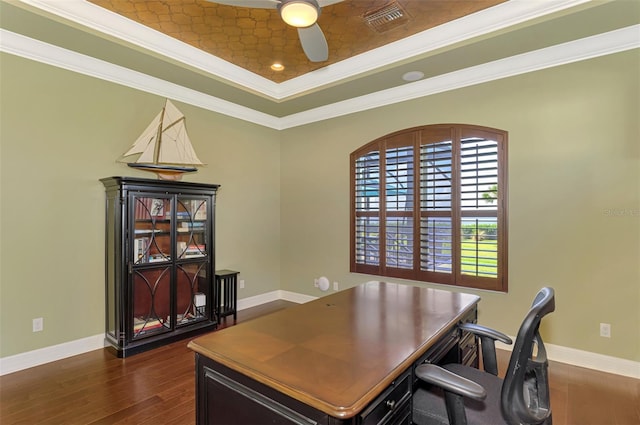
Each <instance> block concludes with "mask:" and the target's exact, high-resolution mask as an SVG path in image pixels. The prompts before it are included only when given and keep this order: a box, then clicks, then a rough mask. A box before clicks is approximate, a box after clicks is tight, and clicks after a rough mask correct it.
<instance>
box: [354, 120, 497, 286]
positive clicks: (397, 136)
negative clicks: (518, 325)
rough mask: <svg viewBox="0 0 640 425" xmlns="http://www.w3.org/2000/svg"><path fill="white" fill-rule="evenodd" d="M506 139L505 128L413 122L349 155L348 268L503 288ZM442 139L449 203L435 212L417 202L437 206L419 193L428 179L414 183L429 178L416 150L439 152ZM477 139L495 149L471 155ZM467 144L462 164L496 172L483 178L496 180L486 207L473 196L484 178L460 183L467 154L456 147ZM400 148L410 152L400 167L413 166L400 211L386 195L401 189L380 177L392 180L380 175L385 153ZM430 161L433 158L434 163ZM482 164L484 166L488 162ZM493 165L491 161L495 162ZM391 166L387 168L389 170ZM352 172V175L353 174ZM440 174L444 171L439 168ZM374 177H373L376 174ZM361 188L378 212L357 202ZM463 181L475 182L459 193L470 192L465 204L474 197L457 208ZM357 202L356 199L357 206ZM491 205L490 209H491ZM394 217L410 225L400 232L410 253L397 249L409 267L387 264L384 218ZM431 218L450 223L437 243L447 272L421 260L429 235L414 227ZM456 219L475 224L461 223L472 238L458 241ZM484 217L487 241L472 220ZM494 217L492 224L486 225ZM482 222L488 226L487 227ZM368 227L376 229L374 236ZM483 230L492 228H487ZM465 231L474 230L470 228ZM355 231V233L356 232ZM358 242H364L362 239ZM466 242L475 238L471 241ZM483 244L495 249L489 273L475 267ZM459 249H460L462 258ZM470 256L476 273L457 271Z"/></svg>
mask: <svg viewBox="0 0 640 425" xmlns="http://www.w3.org/2000/svg"><path fill="white" fill-rule="evenodd" d="M507 138H508V133H507V132H506V131H504V130H499V129H494V128H489V127H483V126H475V125H467V124H435V125H426V126H421V127H413V128H409V129H404V130H400V131H397V132H394V133H391V134H388V135H385V136H383V137H381V138H378V139H376V140H373V141H371V142H369V143H367V144H366V145H364V146H362V147H360V148H359V149H357V150H355V151H354V152H352V153H351V157H350V166H351V177H350V178H351V182H350V191H351V193H350V198H351V226H350V232H351V236H350V270H351V272H354V273H363V274H371V275H377V276H385V277H393V278H401V279H409V280H416V281H423V282H432V283H440V284H446V285H452V286H459V287H468V288H477V289H487V290H495V291H502V292H507V289H508V279H507V273H508V264H507V253H508V247H507V242H508V234H507V232H508V229H507V222H508V220H507V218H508V215H507V194H508V184H507ZM476 141H479V143H475V142H476ZM448 142H449V144H450V145H451V161H450V167H451V168H450V172H449V177H448V178H446V179H444V180H449V182H448V183H447V182H445V185H446V184H448V185H449V186H450V195H449V197H450V200H445V201H444V202H445V205H446V203H447V202H448V203H449V204H450V207H449V208H448V209H447V208H446V207H445V208H440V209H437V208H435V207H434V208H433V209H429V208H427V207H424V206H423V204H421V202H423V203H424V205H427V201H429V202H431V203H433V205H436V203H437V202H436V201H433V199H432V198H436V197H437V195H440V193H436V194H432V195H431V198H429V195H427V194H423V193H426V192H427V185H428V184H429V183H431V181H430V180H429V181H427V183H424V184H423V183H421V179H423V180H424V179H425V178H427V177H425V176H428V172H427V171H424V170H423V168H422V167H423V164H426V163H427V161H426V160H425V162H424V163H421V154H422V153H423V149H425V146H429V147H431V146H433V147H431V150H435V149H438V147H439V146H442V145H446V144H447V143H448ZM482 142H485V143H487V144H489V145H491V146H490V147H489V149H494V150H495V152H494V151H490V153H489V154H486V155H485V154H481V153H477V152H479V151H480V149H481V148H478V147H477V145H478V144H482ZM493 142H495V143H493ZM474 143H475V144H476V147H475V148H474V149H475V152H476V153H475V154H473V151H472V153H471V158H472V160H471V162H469V163H465V166H467V165H469V164H471V165H472V166H475V167H476V169H478V170H479V167H481V166H483V164H484V165H486V166H487V167H488V169H490V171H489V172H495V173H496V174H497V176H496V175H490V176H489V177H490V178H497V187H496V190H497V193H495V200H493V201H492V200H488V201H486V202H487V203H490V204H491V206H489V205H481V204H482V203H481V201H479V199H480V196H481V194H482V193H486V191H487V189H486V186H487V183H484V184H479V183H473V184H471V185H469V184H467V183H464V182H466V181H467V180H468V179H467V178H466V177H465V178H464V182H463V177H462V176H463V171H462V159H466V158H468V156H465V155H468V154H467V153H466V151H467V150H468V149H466V150H465V152H462V151H461V149H462V146H467V145H472V146H473V145H474ZM407 147H408V148H411V149H413V162H412V163H411V164H410V165H408V166H407V168H408V169H410V171H413V175H412V176H408V177H406V178H405V179H404V182H405V183H410V182H409V180H410V179H412V180H413V181H412V184H406V187H411V191H412V192H411V193H412V196H411V197H409V196H407V197H406V198H407V199H409V198H411V199H409V200H408V201H407V202H405V208H406V209H405V210H399V209H398V207H397V206H396V209H393V208H392V209H389V208H388V203H387V198H388V197H389V198H392V197H393V196H394V194H393V191H395V196H396V198H397V194H398V193H399V190H398V187H400V186H399V185H396V186H394V185H393V182H387V178H389V179H390V180H391V177H389V176H387V174H390V173H389V168H387V164H386V161H387V155H389V154H388V152H389V151H390V150H392V151H395V150H396V149H399V148H403V149H404V151H405V153H406V148H407ZM428 150H429V148H426V149H425V151H428ZM376 155H377V161H378V166H377V167H376V166H375V161H374V160H372V159H371V158H375V157H376ZM474 155H475V156H474ZM405 156H406V155H405ZM485 156H486V157H489V158H493V157H495V159H492V160H488V161H484V158H485ZM431 163H433V161H432V162H431ZM486 163H488V165H487V164H486ZM494 163H497V164H496V165H495V166H494ZM362 164H368V165H367V166H368V167H370V168H365V166H364V165H362ZM372 164H373V165H372ZM478 164H480V165H478ZM396 168H397V167H396ZM394 169H395V168H394ZM394 169H392V171H393V170H394ZM376 170H377V173H376ZM491 170H495V171H491ZM364 171H367V172H370V173H371V176H374V177H366V176H365V177H363V175H364V174H363V172H364ZM482 171H483V170H479V171H475V172H476V174H475V175H474V177H475V179H476V181H478V180H479V179H480V177H481V172H482ZM408 172H409V171H407V173H408ZM472 172H473V171H472ZM356 173H359V174H358V176H357V175H356ZM441 174H442V175H446V174H444V173H441ZM376 175H377V178H376V177H375V176H376ZM394 178H395V180H396V181H398V175H395V176H394ZM425 181H426V180H425ZM363 182H364V183H363ZM363 185H365V186H366V189H364V190H365V192H366V191H370V193H372V194H374V195H376V196H375V197H374V199H376V200H377V202H372V205H374V206H375V205H377V209H376V208H375V207H371V208H370V209H369V207H367V206H366V205H365V202H363V200H364V199H365V197H367V196H370V195H366V194H365V195H362V193H364V192H363V187H364V186H363ZM467 186H470V187H472V188H473V187H475V189H471V190H470V191H469V190H467V191H465V192H464V196H473V197H474V198H471V199H472V201H471V202H473V200H475V205H476V207H475V209H474V208H470V207H468V202H469V201H466V200H465V202H467V204H465V205H467V206H463V205H462V204H463V201H462V196H463V194H462V189H464V188H465V187H467ZM479 187H483V189H482V190H481V189H479ZM436 190H441V191H445V192H446V190H447V188H444V189H443V188H439V189H436ZM387 192H389V193H390V195H388V194H387ZM358 194H360V195H358ZM444 196H445V197H446V196H447V195H446V194H445V195H444ZM483 196H484V195H483ZM485 199H488V198H485ZM492 199H493V198H492ZM358 202H360V203H359V204H358ZM494 202H495V209H494V208H493V207H492V205H493V203H494ZM389 204H390V205H395V204H394V203H393V202H390V203H389ZM396 204H397V201H396ZM367 205H368V203H367ZM394 217H404V218H405V219H406V223H407V226H406V228H409V229H410V232H411V234H409V233H407V231H406V229H405V235H404V236H406V242H407V243H406V245H411V248H412V252H407V251H408V249H407V247H406V246H405V247H404V249H405V252H404V254H403V256H404V259H405V260H406V261H405V263H407V264H409V266H408V265H407V264H405V265H404V266H402V267H400V266H391V265H390V264H388V262H389V257H388V252H387V250H388V249H391V250H394V249H398V248H389V247H388V246H387V244H388V243H389V242H388V238H389V234H388V233H387V227H388V224H389V223H391V219H392V218H394ZM438 217H439V218H440V219H439V220H440V221H441V222H442V223H449V228H446V230H445V233H446V232H449V233H447V235H446V236H445V237H449V240H450V243H449V244H448V245H447V244H442V245H441V246H450V248H449V249H448V252H449V253H448V256H449V257H450V259H449V265H448V267H450V270H451V271H450V272H446V269H440V270H435V269H432V270H427V268H428V267H427V266H425V265H424V264H428V263H426V259H427V258H431V257H432V256H433V255H432V254H429V253H428V248H429V246H430V245H429V242H431V243H432V244H433V241H429V240H428V237H423V236H424V234H426V233H421V232H425V231H427V230H428V229H427V230H424V229H422V230H421V227H420V226H421V223H423V222H425V221H426V222H429V223H436V224H437V222H438V221H439V220H438V219H436V220H435V221H432V222H430V221H429V220H428V219H433V218H438ZM474 219H475V220H474ZM463 220H466V221H471V222H474V221H475V224H471V225H469V224H466V226H467V227H469V226H471V228H472V229H475V233H472V237H471V238H466V237H464V238H463V236H468V234H467V235H463V232H464V231H465V229H464V227H465V225H463ZM483 220H485V221H486V222H489V223H491V224H489V226H495V228H496V230H495V232H496V234H495V235H492V236H491V237H490V239H491V240H495V243H494V242H491V243H488V242H482V241H483V239H484V231H483V230H480V229H481V226H482V225H481V224H478V223H481V222H482V221H483ZM494 221H495V224H494V223H493V222H494ZM362 223H365V224H366V225H367V226H369V224H370V223H373V225H372V226H371V227H367V226H365V227H363V224H362ZM484 225H485V226H487V224H484ZM474 226H475V227H474ZM363 228H364V229H370V230H369V231H370V234H371V235H373V237H369V234H365V235H364V236H362V235H363V230H362V229H363ZM486 228H487V227H484V229H486ZM375 229H377V236H376V232H375ZM425 229H426V228H425ZM490 230H492V228H491V229H490ZM467 231H468V229H467ZM392 232H393V230H392ZM434 232H437V230H434ZM471 232H474V230H472V231H471ZM364 233H366V231H364ZM357 234H359V235H361V236H360V237H357ZM391 234H393V235H395V236H396V239H397V238H398V234H397V233H391ZM434 234H435V233H434ZM401 236H403V235H401ZM463 239H464V241H465V246H469V245H472V246H474V247H475V251H473V250H472V251H470V252H472V253H473V254H472V255H471V256H470V254H468V252H469V251H468V248H463ZM363 240H364V241H365V242H362V241H363ZM470 240H471V241H474V242H472V243H471V244H470V243H469V241H470ZM366 241H371V243H370V245H371V246H373V249H370V250H368V248H367V246H366ZM425 241H426V242H425ZM483 243H485V244H486V246H489V247H490V249H492V250H495V251H497V252H495V257H496V258H495V260H496V262H497V264H496V265H491V266H489V268H490V270H491V271H490V272H488V271H484V272H482V271H478V270H480V267H478V266H479V264H480V260H481V258H482V256H483V255H486V254H483V253H485V252H490V251H486V250H483V248H482V246H481V245H482V244H483ZM363 246H364V247H363ZM376 248H377V252H376ZM465 250H466V251H465ZM443 251H447V250H443ZM425 252H427V254H425ZM463 252H466V254H465V256H464V258H463ZM367 253H369V254H372V255H369V257H368V259H367V258H366V257H367ZM421 253H422V256H421ZM374 254H377V263H376V255H374ZM489 255H491V256H492V255H494V251H491V252H490V254H489ZM391 257H393V256H391ZM469 258H471V261H472V267H474V270H476V272H475V273H476V274H472V272H469V271H468V270H467V271H465V272H463V271H462V267H463V265H462V262H463V260H464V261H468V259H469ZM474 260H475V263H473V261H474ZM395 264H399V262H398V261H397V262H396V263H395ZM431 267H435V266H431ZM465 267H468V266H465ZM494 269H495V271H494ZM443 270H445V271H443ZM483 274H484V275H483Z"/></svg>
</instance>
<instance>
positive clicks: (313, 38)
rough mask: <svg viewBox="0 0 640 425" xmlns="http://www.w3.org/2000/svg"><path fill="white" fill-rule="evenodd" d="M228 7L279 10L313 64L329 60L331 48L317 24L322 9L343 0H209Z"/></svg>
mask: <svg viewBox="0 0 640 425" xmlns="http://www.w3.org/2000/svg"><path fill="white" fill-rule="evenodd" d="M208 1H210V2H212V3H218V4H223V5H227V6H238V7H251V8H257V9H277V10H278V12H279V13H280V17H281V18H282V20H283V21H284V22H285V23H286V24H288V25H291V26H293V27H296V28H297V29H298V37H299V38H300V44H302V50H304V53H305V54H306V55H307V57H308V58H309V60H310V61H311V62H324V61H326V60H327V59H328V58H329V47H328V45H327V40H326V39H325V37H324V33H323V32H322V30H321V29H320V26H318V24H317V23H316V21H317V20H318V17H319V16H320V9H321V8H322V7H324V6H329V5H330V4H334V3H339V2H341V1H343V0H208Z"/></svg>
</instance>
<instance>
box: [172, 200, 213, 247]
mask: <svg viewBox="0 0 640 425" xmlns="http://www.w3.org/2000/svg"><path fill="white" fill-rule="evenodd" d="M176 220H177V223H176V230H177V232H176V233H177V237H176V254H177V257H178V259H190V258H196V259H197V258H204V257H206V256H207V248H208V247H207V234H208V233H207V232H208V231H209V229H207V200H206V199H186V198H182V197H178V202H177V209H176Z"/></svg>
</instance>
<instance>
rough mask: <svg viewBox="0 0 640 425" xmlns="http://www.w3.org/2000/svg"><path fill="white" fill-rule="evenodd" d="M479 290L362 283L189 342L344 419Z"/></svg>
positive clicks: (470, 305)
mask: <svg viewBox="0 0 640 425" xmlns="http://www.w3.org/2000/svg"><path fill="white" fill-rule="evenodd" d="M479 299H480V298H479V297H477V296H475V295H469V294H459V293H453V292H449V291H442V290H437V289H430V288H421V287H414V286H409V285H400V284H392V283H383V282H368V283H366V284H363V285H360V286H356V287H354V288H351V289H347V290H344V291H341V292H336V293H334V294H331V295H328V296H325V297H322V298H319V299H317V300H314V301H311V302H308V303H305V304H300V305H297V306H294V307H290V308H287V309H284V310H280V311H278V312H275V313H272V314H269V315H266V316H263V317H261V318H258V319H254V320H250V321H248V322H244V323H240V324H238V325H235V326H232V327H229V328H225V329H222V330H220V331H216V332H212V333H210V334H208V335H205V336H203V337H200V338H197V339H195V340H193V341H191V342H190V343H189V348H191V349H192V350H194V351H196V352H197V353H200V354H202V355H203V356H206V357H208V358H210V359H212V360H214V361H215V362H218V363H221V364H223V365H225V366H227V367H229V368H231V369H233V370H236V371H238V372H241V373H242V374H244V375H247V376H249V377H251V378H253V379H255V380H256V381H259V382H261V383H263V384H265V385H268V386H270V387H272V388H274V389H276V390H278V391H279V392H282V393H284V394H287V395H289V396H291V397H293V398H294V399H297V400H299V401H301V402H303V403H305V404H307V405H310V406H312V407H314V408H316V409H318V410H321V411H323V412H325V413H327V414H329V415H330V416H333V417H337V418H350V417H352V416H354V415H355V414H357V413H358V412H359V411H361V410H362V409H363V408H364V407H365V406H366V405H367V404H369V403H370V402H371V401H373V400H374V399H375V397H376V396H377V395H378V394H379V393H380V392H381V391H382V390H383V389H384V388H386V387H387V386H388V385H389V384H390V383H391V382H392V381H393V380H394V379H395V378H397V377H398V376H400V374H401V373H402V372H403V371H405V370H406V369H407V368H409V367H410V366H411V365H412V364H413V362H415V361H416V360H418V358H419V357H420V356H421V355H422V354H424V352H425V351H426V350H427V349H428V348H429V347H430V346H431V345H433V344H434V343H435V342H436V341H437V340H438V339H439V338H440V337H441V336H442V335H444V334H445V333H446V331H447V329H448V328H449V327H450V326H451V324H452V323H455V322H457V321H458V319H459V318H461V316H463V315H464V314H465V313H466V312H468V311H469V310H471V309H472V308H473V307H474V305H475V304H476V303H477V302H478V301H479Z"/></svg>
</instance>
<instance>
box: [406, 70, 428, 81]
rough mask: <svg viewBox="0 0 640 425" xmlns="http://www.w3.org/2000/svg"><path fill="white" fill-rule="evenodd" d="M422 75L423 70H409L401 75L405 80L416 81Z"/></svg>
mask: <svg viewBox="0 0 640 425" xmlns="http://www.w3.org/2000/svg"><path fill="white" fill-rule="evenodd" d="M423 77H424V72H420V71H409V72H407V73H405V74H404V75H403V76H402V79H403V80H405V81H418V80H420V79H422V78H423Z"/></svg>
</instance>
